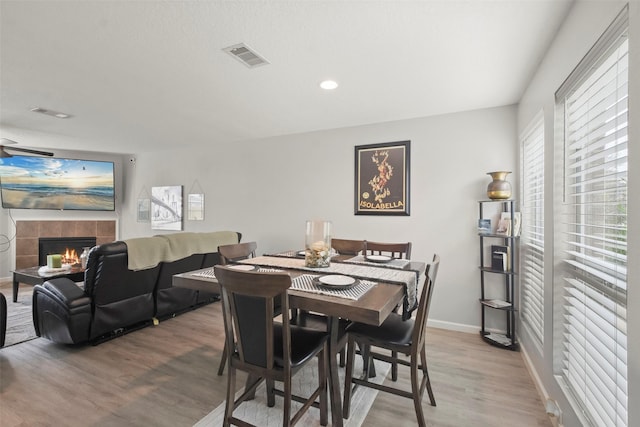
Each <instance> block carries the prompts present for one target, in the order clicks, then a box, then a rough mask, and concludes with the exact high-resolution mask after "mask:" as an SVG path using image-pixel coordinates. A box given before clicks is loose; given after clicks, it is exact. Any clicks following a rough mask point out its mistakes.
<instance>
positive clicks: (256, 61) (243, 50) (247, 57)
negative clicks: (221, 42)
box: [222, 43, 269, 68]
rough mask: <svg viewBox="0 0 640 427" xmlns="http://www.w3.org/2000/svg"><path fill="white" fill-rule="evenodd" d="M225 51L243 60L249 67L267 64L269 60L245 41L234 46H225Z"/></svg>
mask: <svg viewBox="0 0 640 427" xmlns="http://www.w3.org/2000/svg"><path fill="white" fill-rule="evenodd" d="M222 50H224V51H225V52H227V53H228V54H229V55H231V56H233V57H234V58H235V59H237V60H238V61H240V62H242V63H243V64H244V65H246V66H247V67H249V68H255V67H259V66H261V65H267V64H268V63H269V61H267V60H266V59H264V58H263V57H261V56H260V55H258V54H257V53H256V52H254V51H253V50H251V48H249V46H247V45H246V44H244V43H240V44H235V45H233V46H229V47H225V48H224V49H222Z"/></svg>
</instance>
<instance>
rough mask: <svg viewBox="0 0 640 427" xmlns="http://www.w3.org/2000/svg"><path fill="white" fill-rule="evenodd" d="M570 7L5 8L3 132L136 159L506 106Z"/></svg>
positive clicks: (0, 23) (534, 1)
mask: <svg viewBox="0 0 640 427" xmlns="http://www.w3.org/2000/svg"><path fill="white" fill-rule="evenodd" d="M570 5H571V1H568V0H567V1H565V0H531V1H527V0H510V1H485V0H471V1H326V0H325V1H306V0H298V1H162V2H161V1H56V0H50V1H22V0H20V1H7V0H1V1H0V55H1V56H0V90H1V92H0V108H1V110H0V131H1V135H0V136H2V137H5V138H11V139H14V140H17V141H19V143H20V145H21V146H25V147H27V146H28V147H43V148H59V149H63V148H66V149H79V150H89V151H103V152H104V151H106V152H118V153H136V152H143V151H150V150H159V149H166V148H175V146H176V145H179V146H192V147H197V146H202V145H207V146H208V145H212V144H216V143H219V142H233V141H242V140H249V139H256V138H263V137H269V136H277V135H284V134H293V133H301V132H308V131H316V130H322V129H333V128H340V127H347V126H357V125H365V124H369V123H377V122H385V121H393V120H401V119H408V118H415V117H424V116H431V115H438V114H445V113H451V112H457V111H466V110H472V109H478V108H487V107H496V106H502V105H509V104H513V103H517V102H518V100H519V99H520V96H521V95H522V92H523V90H524V88H525V87H526V85H527V83H528V81H529V79H530V77H531V76H532V74H533V72H534V71H535V69H536V67H537V65H538V63H539V61H540V59H541V57H542V55H543V54H544V52H545V50H546V49H547V47H548V45H549V43H550V42H551V40H552V39H553V37H554V35H555V33H556V31H557V29H558V27H559V25H560V24H561V22H562V20H563V19H564V17H565V16H566V14H567V11H568V9H569V7H570ZM237 43H246V44H247V45H249V46H250V47H252V48H253V49H254V50H255V51H257V52H258V53H259V54H260V55H262V56H263V57H265V58H266V59H267V60H268V61H269V62H270V64H269V65H266V66H262V67H258V68H254V69H250V68H247V67H245V66H244V65H242V64H241V63H239V62H238V61H236V60H234V59H233V58H231V57H230V56H229V55H228V54H226V53H225V52H223V51H222V49H223V48H225V47H227V46H230V45H233V44H237ZM326 78H332V79H335V80H337V81H338V82H339V84H340V86H339V88H338V89H336V90H335V91H332V92H326V91H323V90H321V89H320V88H319V87H318V84H319V82H320V81H321V80H324V79H326ZM36 106H38V107H42V108H47V109H52V110H56V111H62V112H65V113H68V114H71V115H73V118H71V119H62V120H61V119H55V118H52V117H50V116H45V115H40V114H35V113H32V112H30V111H29V110H30V108H33V107H36Z"/></svg>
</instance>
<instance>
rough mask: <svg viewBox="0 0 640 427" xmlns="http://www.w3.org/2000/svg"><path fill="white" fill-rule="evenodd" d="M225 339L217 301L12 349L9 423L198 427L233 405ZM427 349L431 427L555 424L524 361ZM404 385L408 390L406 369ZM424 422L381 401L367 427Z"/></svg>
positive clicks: (451, 346) (4, 362)
mask: <svg viewBox="0 0 640 427" xmlns="http://www.w3.org/2000/svg"><path fill="white" fill-rule="evenodd" d="M2 286H3V287H4V286H10V285H9V284H8V283H5V284H3V285H2ZM8 304H11V302H10V301H9V302H8ZM223 334H224V332H223V325H222V314H221V311H220V303H214V304H211V305H208V306H205V307H202V308H199V309H197V310H195V311H192V312H188V313H185V314H182V315H180V316H177V317H175V318H173V319H170V320H167V321H164V322H162V323H160V324H159V325H158V326H154V327H148V328H145V329H142V330H139V331H136V332H133V333H130V334H127V335H125V336H122V337H119V338H116V339H114V340H111V341H108V342H105V343H103V344H100V345H98V346H91V345H85V346H77V347H72V346H64V345H57V344H54V343H51V342H50V341H48V340H46V339H43V338H38V339H35V340H32V341H29V342H25V343H22V344H18V345H15V346H11V347H5V348H2V349H0V425H1V426H3V427H12V426H68V427H73V426H118V427H121V426H171V427H177V426H192V425H193V424H194V423H196V422H197V421H198V420H200V419H201V418H202V417H204V416H205V415H207V413H209V412H210V411H211V410H213V409H214V408H215V407H217V406H218V405H219V404H221V403H222V402H224V398H225V388H226V377H225V376H217V375H216V370H217V367H218V363H219V361H220V356H221V354H222V348H223V338H222V337H223ZM427 342H428V348H427V356H428V358H429V372H430V374H431V382H432V385H433V389H434V393H435V397H436V401H437V403H438V406H437V407H431V406H430V405H429V404H428V398H427V397H425V399H424V403H423V406H424V408H425V417H426V419H427V422H428V424H429V425H430V426H442V427H444V426H451V427H454V426H455V427H462V426H464V427H467V426H519V427H524V426H547V427H550V426H551V422H550V421H549V418H548V417H547V416H546V414H545V411H544V406H543V403H542V401H541V400H540V398H539V396H538V393H537V391H536V388H535V386H534V384H533V381H532V380H531V377H530V375H529V373H528V371H527V369H526V367H525V365H524V363H523V360H522V355H521V353H519V352H511V351H506V350H502V349H498V348H495V347H491V346H489V345H488V344H486V343H484V342H483V341H482V340H481V339H480V337H479V335H477V334H465V333H460V332H452V331H446V330H442V329H433V328H430V329H429V335H428V339H427ZM243 380H244V377H243V376H239V378H238V381H239V382H242V381H243ZM398 381H399V383H403V384H405V385H407V386H408V375H406V370H405V369H402V367H400V378H399V380H398ZM387 382H390V380H389V379H387ZM416 424H417V423H416V421H415V417H414V409H413V403H412V402H411V401H410V400H409V399H404V398H402V397H398V396H394V395H389V394H386V393H379V394H378V397H377V398H376V400H375V402H374V404H373V407H372V408H371V410H370V412H369V414H368V416H367V418H366V419H365V422H364V424H363V425H364V426H367V427H376V426H380V427H390V426H394V427H399V426H415V425H416Z"/></svg>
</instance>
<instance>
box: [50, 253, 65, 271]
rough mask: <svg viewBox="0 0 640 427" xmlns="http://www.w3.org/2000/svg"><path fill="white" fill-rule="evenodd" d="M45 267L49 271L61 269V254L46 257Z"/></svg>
mask: <svg viewBox="0 0 640 427" xmlns="http://www.w3.org/2000/svg"><path fill="white" fill-rule="evenodd" d="M47 267H48V268H50V269H52V268H62V255H61V254H53V255H47Z"/></svg>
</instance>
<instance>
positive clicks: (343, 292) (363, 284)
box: [291, 274, 376, 301]
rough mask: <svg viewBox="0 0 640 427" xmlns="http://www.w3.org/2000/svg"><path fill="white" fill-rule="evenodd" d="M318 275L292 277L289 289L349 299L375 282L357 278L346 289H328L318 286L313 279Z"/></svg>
mask: <svg viewBox="0 0 640 427" xmlns="http://www.w3.org/2000/svg"><path fill="white" fill-rule="evenodd" d="M318 277H320V276H318V275H315V274H303V275H300V276H298V277H296V278H295V279H293V281H292V284H291V289H295V290H298V291H304V292H311V293H314V294H322V295H329V296H332V297H339V298H346V299H350V300H354V301H356V300H358V299H360V297H361V296H362V295H364V294H366V293H367V291H369V289H371V288H372V287H374V286H375V285H376V283H375V282H371V281H369V280H358V281H357V283H356V284H355V285H353V286H351V287H350V288H347V289H329V288H326V287H323V286H318V285H317V284H316V283H315V282H314V279H316V278H318Z"/></svg>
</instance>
